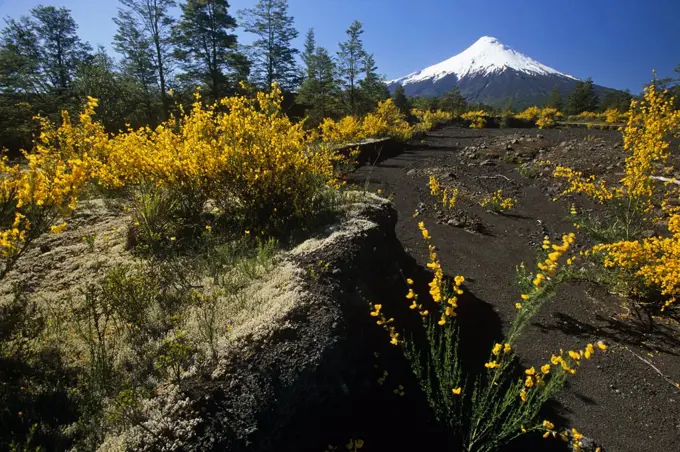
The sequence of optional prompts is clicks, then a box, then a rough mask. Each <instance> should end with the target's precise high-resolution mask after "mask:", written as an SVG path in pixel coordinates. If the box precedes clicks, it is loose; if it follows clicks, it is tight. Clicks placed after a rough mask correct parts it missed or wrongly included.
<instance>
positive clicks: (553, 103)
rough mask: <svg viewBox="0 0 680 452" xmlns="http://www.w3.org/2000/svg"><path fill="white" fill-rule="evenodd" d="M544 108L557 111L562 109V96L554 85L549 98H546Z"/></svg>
mask: <svg viewBox="0 0 680 452" xmlns="http://www.w3.org/2000/svg"><path fill="white" fill-rule="evenodd" d="M545 106H546V107H548V108H554V109H555V110H557V111H562V110H563V109H564V102H563V101H562V95H561V94H560V90H559V89H557V85H555V86H554V87H553V89H552V91H551V92H550V96H549V97H548V100H547V102H546V103H545Z"/></svg>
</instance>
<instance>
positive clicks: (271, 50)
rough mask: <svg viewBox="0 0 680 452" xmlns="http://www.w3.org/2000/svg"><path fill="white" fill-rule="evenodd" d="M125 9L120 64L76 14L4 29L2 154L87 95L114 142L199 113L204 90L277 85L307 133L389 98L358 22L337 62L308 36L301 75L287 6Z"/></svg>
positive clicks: (146, 1) (197, 0)
mask: <svg viewBox="0 0 680 452" xmlns="http://www.w3.org/2000/svg"><path fill="white" fill-rule="evenodd" d="M119 2H120V4H119V8H118V14H117V16H116V17H115V18H113V21H114V22H115V24H116V27H117V30H116V34H115V36H114V39H113V43H112V44H113V48H114V49H115V51H116V52H117V53H118V54H119V55H118V56H117V57H116V58H114V57H113V56H112V55H110V54H108V53H107V51H106V50H105V49H104V48H102V47H100V48H96V49H93V48H92V46H91V45H89V44H88V43H86V42H83V41H82V40H81V39H80V37H79V36H78V25H77V23H76V22H75V20H74V19H73V17H72V15H71V12H70V10H69V9H67V8H64V7H54V6H37V7H35V8H33V9H31V10H30V12H29V14H28V15H26V16H23V17H20V18H15V19H7V20H6V21H5V26H4V28H2V29H1V30H0V149H2V148H7V149H10V150H17V149H19V148H25V149H27V148H30V147H31V142H32V139H33V136H34V134H35V132H36V125H37V123H36V121H34V120H33V118H34V116H35V115H38V114H39V115H42V116H47V117H50V118H53V119H57V118H58V116H59V115H60V112H61V111H62V110H68V111H70V112H75V111H77V110H78V109H79V108H80V106H81V104H82V102H83V101H84V99H85V98H86V97H87V96H92V97H96V98H98V99H99V100H100V102H99V107H98V110H97V115H98V119H99V120H101V121H102V123H103V124H104V125H105V127H106V128H107V130H108V131H110V132H115V131H118V130H121V129H124V128H127V127H140V126H144V125H149V126H152V127H153V126H155V125H157V124H159V123H160V122H161V121H163V120H166V119H168V118H169V117H170V115H171V113H173V111H174V109H175V108H176V106H177V105H178V104H185V105H186V104H188V103H190V102H191V101H192V100H193V93H194V92H195V91H196V87H197V86H198V87H200V89H201V91H200V92H201V96H202V97H203V98H204V99H205V100H206V101H208V102H212V101H215V100H217V99H220V98H222V97H224V96H228V95H233V94H236V93H240V94H249V93H252V92H254V91H255V90H269V89H270V87H271V84H272V83H274V82H276V83H277V84H278V85H279V86H280V87H281V89H282V90H283V91H284V94H285V95H286V99H287V100H289V101H290V102H289V104H290V105H293V104H296V106H297V108H296V109H294V110H296V111H298V112H300V115H301V116H304V115H308V117H309V124H316V123H318V122H320V121H321V120H322V118H323V117H327V116H330V117H336V116H341V115H346V114H355V115H360V114H363V113H365V112H367V111H370V110H372V109H374V108H375V106H376V105H377V103H378V101H380V100H383V99H386V98H388V97H389V92H388V90H387V86H386V85H385V82H384V79H383V77H382V76H380V75H379V74H378V72H377V68H376V64H375V58H374V57H373V55H372V54H370V53H369V52H367V51H366V50H365V49H364V46H363V42H362V34H363V32H364V30H363V27H362V25H361V23H359V22H354V23H353V24H352V25H351V26H350V27H349V29H348V30H347V39H346V41H344V42H341V43H340V45H339V51H338V52H337V54H336V55H332V54H331V53H330V52H329V51H328V50H327V49H324V48H323V47H319V46H317V45H316V42H315V37H314V31H313V30H310V31H309V32H308V34H307V40H306V43H305V48H304V50H303V52H302V54H301V55H300V56H301V57H302V66H303V67H300V66H299V65H298V61H297V57H298V54H299V53H300V52H299V51H298V49H295V48H294V47H293V45H292V41H293V40H294V39H295V38H296V37H297V36H298V31H297V30H296V29H295V27H294V19H293V17H292V16H291V15H290V14H289V12H288V2H287V0H258V1H257V2H256V3H255V4H254V6H253V7H252V8H248V9H244V10H242V11H238V12H236V14H233V12H232V11H231V7H230V5H229V2H228V1H227V0H182V1H176V0H119ZM177 9H179V10H178V11H177ZM177 12H179V14H177ZM238 27H241V28H242V30H243V31H245V32H247V33H250V34H252V35H254V37H255V40H254V41H253V42H252V44H250V45H247V46H245V45H241V44H240V43H239V41H238V36H237V34H236V30H237V28H238ZM291 110H293V109H291Z"/></svg>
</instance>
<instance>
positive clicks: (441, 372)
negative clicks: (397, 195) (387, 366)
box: [370, 180, 607, 450]
mask: <svg viewBox="0 0 680 452" xmlns="http://www.w3.org/2000/svg"><path fill="white" fill-rule="evenodd" d="M431 182H432V183H431V184H430V186H431V189H433V190H435V191H436V190H437V188H439V189H441V187H439V186H438V184H437V183H436V180H435V181H431ZM418 228H419V229H420V232H421V234H422V236H423V239H424V240H425V242H426V244H427V247H428V255H429V257H428V262H427V268H428V269H429V271H430V272H431V275H432V279H431V280H430V281H429V283H428V285H429V295H430V296H429V297H428V299H426V300H423V299H421V297H420V296H419V294H418V293H417V292H416V290H415V287H416V285H415V282H414V281H413V280H412V279H410V278H408V279H407V280H406V288H407V293H406V296H405V298H406V301H407V303H409V309H410V311H411V312H413V313H414V315H416V316H417V317H418V318H420V319H421V322H422V325H423V330H424V334H425V338H426V340H427V345H426V346H425V347H422V346H421V345H420V343H416V342H415V341H413V340H412V339H408V338H409V335H406V334H404V335H403V334H402V333H400V332H399V331H398V329H397V326H396V325H395V319H394V318H392V317H388V316H387V315H386V314H385V313H384V312H383V306H382V305H380V304H376V305H372V310H371V312H370V315H371V316H372V317H375V318H376V323H377V324H378V325H379V326H381V327H382V328H384V329H385V330H386V331H387V332H388V334H389V338H390V339H389V342H390V344H392V345H393V346H396V347H400V348H401V349H402V350H403V353H404V355H405V356H406V358H407V359H408V360H409V362H410V364H411V369H412V370H413V373H414V374H415V376H416V379H417V380H418V382H419V384H420V386H421V389H422V392H423V394H425V396H426V398H427V401H428V404H429V405H430V407H431V409H432V410H433V412H434V414H435V417H436V419H437V421H438V422H440V423H441V424H442V425H443V426H444V427H446V428H448V429H450V430H451V432H450V433H451V436H452V438H455V440H456V441H459V444H457V446H456V449H460V450H497V449H499V448H500V447H501V446H503V445H504V444H506V443H508V442H510V441H512V440H513V439H514V438H517V437H518V436H520V435H522V434H526V433H529V432H539V433H541V434H542V436H543V437H544V438H548V437H550V436H552V437H555V438H556V437H557V436H558V435H560V436H562V435H565V436H567V438H569V436H571V437H572V438H574V434H573V433H572V435H569V434H568V432H565V431H562V432H561V433H560V432H558V430H557V429H556V426H555V424H553V423H552V422H550V421H549V420H546V419H544V418H541V417H540V413H541V410H542V407H543V406H544V405H545V403H546V402H547V401H548V400H550V399H551V398H552V397H554V396H555V395H556V394H557V393H558V392H559V391H560V390H561V389H562V388H563V387H564V385H565V383H566V379H567V377H568V376H570V375H573V374H575V373H576V371H577V369H578V368H579V366H580V365H581V364H582V362H583V361H586V360H590V359H592V358H593V357H594V356H595V353H596V346H595V345H594V344H592V343H589V344H587V345H586V346H585V347H584V348H583V349H580V350H579V349H575V350H569V351H567V352H566V353H565V352H563V351H560V352H559V354H557V355H552V357H551V358H550V359H546V361H545V362H544V363H543V364H541V365H539V366H537V367H530V368H528V369H521V368H520V367H519V360H518V358H517V357H516V355H515V352H514V349H515V346H516V344H517V342H518V339H519V336H520V334H521V332H522V331H523V329H524V328H525V327H526V326H527V325H528V324H529V323H530V321H531V319H532V317H534V316H535V315H536V313H538V311H539V310H540V308H541V307H542V306H543V305H544V304H545V303H546V301H547V300H549V299H550V297H551V296H552V295H554V293H555V289H556V287H557V285H558V284H559V283H560V282H561V281H562V280H563V279H564V276H563V275H564V273H563V272H562V269H563V268H564V266H565V265H567V266H568V265H571V262H572V261H573V257H567V255H568V253H569V250H570V249H571V247H572V246H573V244H574V240H575V237H574V234H569V235H565V236H563V237H562V241H561V243H554V244H553V243H552V242H551V241H550V240H549V239H548V238H546V239H545V240H544V243H543V256H541V257H540V259H539V264H538V269H537V270H536V272H535V273H533V274H522V275H520V276H521V278H520V286H521V287H520V289H521V290H522V295H521V303H518V306H516V307H517V315H516V317H515V320H514V321H513V322H512V324H511V325H510V328H509V330H508V333H507V334H506V336H505V338H504V339H503V340H502V341H500V342H498V343H496V344H494V345H493V347H492V348H491V351H490V354H489V358H488V359H487V360H486V363H485V364H484V368H483V369H482V371H483V372H479V371H478V370H477V369H475V370H469V369H465V368H464V367H463V365H462V364H461V360H460V358H459V347H464V346H465V344H460V343H459V342H460V337H459V329H458V324H457V321H458V320H459V317H458V312H457V310H458V306H459V303H460V302H461V300H460V299H459V297H461V295H463V294H464V290H463V284H464V283H465V278H464V277H463V276H455V277H453V278H446V277H445V276H444V272H443V269H442V264H441V261H440V259H439V256H438V253H437V248H436V246H435V245H434V243H433V238H432V236H431V235H430V233H429V231H428V230H427V228H426V227H425V224H424V223H423V222H420V223H418ZM565 262H566V264H565ZM461 320H462V319H461ZM606 348H607V347H606V345H605V344H604V343H602V342H598V343H597V349H599V350H605V349H606ZM517 375H520V377H519V378H517ZM579 441H580V440H578V439H575V440H574V444H576V445H577V446H578V445H579V444H580V442H579ZM579 447H580V446H579Z"/></svg>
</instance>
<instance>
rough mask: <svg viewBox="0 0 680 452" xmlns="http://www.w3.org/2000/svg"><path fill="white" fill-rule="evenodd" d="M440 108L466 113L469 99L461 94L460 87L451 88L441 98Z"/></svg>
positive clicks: (450, 111) (458, 113) (454, 112)
mask: <svg viewBox="0 0 680 452" xmlns="http://www.w3.org/2000/svg"><path fill="white" fill-rule="evenodd" d="M439 108H441V109H442V110H444V111H448V112H449V113H453V114H455V115H460V114H463V113H465V111H466V110H467V108H468V105H467V101H466V100H465V98H464V97H463V95H462V94H460V89H458V87H457V86H454V87H453V88H451V90H450V91H448V92H446V93H444V94H443V95H442V96H441V98H440V99H439Z"/></svg>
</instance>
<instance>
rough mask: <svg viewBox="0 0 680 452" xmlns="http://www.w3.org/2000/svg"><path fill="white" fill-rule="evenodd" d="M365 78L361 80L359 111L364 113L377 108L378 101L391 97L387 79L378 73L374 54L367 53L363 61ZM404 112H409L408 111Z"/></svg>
mask: <svg viewBox="0 0 680 452" xmlns="http://www.w3.org/2000/svg"><path fill="white" fill-rule="evenodd" d="M362 72H363V77H364V78H363V79H362V80H361V81H360V82H359V102H360V108H359V112H360V113H362V114H365V113H368V112H370V111H373V110H375V107H376V106H377V105H378V102H381V101H383V100H385V99H388V98H389V97H390V92H389V90H388V89H387V85H386V84H385V80H384V78H383V77H382V76H380V75H379V74H378V68H377V66H376V65H375V58H374V57H373V54H368V53H367V54H366V55H365V56H364V60H363V61H362ZM404 114H408V111H407V112H405V113H404Z"/></svg>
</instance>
